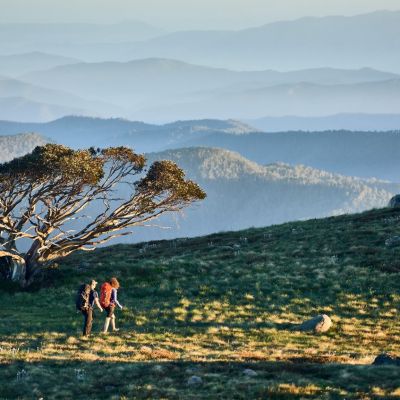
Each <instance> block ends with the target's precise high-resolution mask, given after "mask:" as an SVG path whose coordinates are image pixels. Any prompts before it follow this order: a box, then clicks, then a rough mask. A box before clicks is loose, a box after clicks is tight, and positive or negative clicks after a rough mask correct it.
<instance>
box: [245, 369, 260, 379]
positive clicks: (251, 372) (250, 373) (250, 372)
mask: <svg viewBox="0 0 400 400" xmlns="http://www.w3.org/2000/svg"><path fill="white" fill-rule="evenodd" d="M243 374H244V375H246V376H250V377H253V376H257V375H258V374H257V372H256V371H254V369H250V368H246V369H245V370H244V371H243Z"/></svg>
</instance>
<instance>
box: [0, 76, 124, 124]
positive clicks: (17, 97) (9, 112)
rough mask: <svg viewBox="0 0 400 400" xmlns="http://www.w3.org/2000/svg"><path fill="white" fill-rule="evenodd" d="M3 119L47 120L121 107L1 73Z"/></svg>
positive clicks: (111, 111)
mask: <svg viewBox="0 0 400 400" xmlns="http://www.w3.org/2000/svg"><path fill="white" fill-rule="evenodd" d="M0 101H1V104H2V107H1V109H0V119H3V120H17V121H21V122H24V121H34V122H44V121H51V120H54V119H56V118H61V117H63V116H65V115H71V114H75V115H94V116H101V115H104V116H108V117H110V116H112V115H113V114H114V113H117V114H119V113H121V111H120V110H121V108H119V107H115V106H113V105H110V104H107V103H105V102H102V101H101V100H99V101H91V100H86V99H85V98H82V97H79V96H76V95H74V94H71V93H70V92H68V91H62V90H55V89H48V88H46V87H43V86H40V85H35V84H30V83H27V82H24V81H21V80H18V79H13V78H5V77H3V78H2V77H0Z"/></svg>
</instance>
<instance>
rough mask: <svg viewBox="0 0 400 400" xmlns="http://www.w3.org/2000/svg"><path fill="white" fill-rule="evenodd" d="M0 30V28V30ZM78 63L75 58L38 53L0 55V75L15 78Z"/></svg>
mask: <svg viewBox="0 0 400 400" xmlns="http://www.w3.org/2000/svg"><path fill="white" fill-rule="evenodd" d="M0 29H1V28H0ZM77 62H80V60H78V59H76V58H69V57H62V56H56V55H53V54H46V53H41V52H38V51H35V52H31V53H23V54H12V55H8V56H4V55H0V74H3V75H6V76H10V77H17V76H19V75H22V74H26V73H27V72H32V71H37V70H42V69H49V68H53V67H56V66H59V65H66V64H73V63H77Z"/></svg>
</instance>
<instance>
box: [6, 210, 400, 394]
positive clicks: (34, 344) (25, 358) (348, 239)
mask: <svg viewBox="0 0 400 400" xmlns="http://www.w3.org/2000/svg"><path fill="white" fill-rule="evenodd" d="M399 220H400V211H399V210H392V209H383V210H375V211H371V212H367V213H363V214H358V215H350V216H341V217H335V218H328V219H323V220H310V221H306V222H296V223H288V224H284V225H278V226H272V227H268V228H261V229H249V230H246V231H240V232H228V233H222V234H214V235H210V236H207V237H199V238H193V239H177V240H174V241H160V242H150V243H141V244H137V245H117V246H112V247H105V248H99V249H97V250H96V251H94V252H93V253H89V254H87V253H85V254H82V253H75V254H74V255H71V256H70V257H68V258H66V259H65V260H63V261H62V263H60V268H59V269H55V270H51V271H49V272H48V274H47V278H46V281H45V282H44V283H45V287H44V288H42V289H40V290H39V291H38V292H37V291H27V292H18V291H17V292H15V293H14V294H10V292H7V293H6V292H2V293H1V292H0V301H1V303H2V304H6V305H7V306H6V307H3V308H2V318H3V321H7V323H5V324H1V325H0V360H1V361H0V368H1V374H0V377H1V378H0V383H1V384H0V398H1V397H5V398H18V397H20V398H30V396H32V393H33V391H34V393H33V396H36V397H40V396H43V397H44V398H60V399H61V398H82V399H83V398H85V396H87V393H91V395H92V396H93V397H94V398H99V399H102V398H104V399H108V398H111V397H112V396H115V397H116V398H128V399H133V398H181V399H187V398H196V399H209V398H225V399H232V398H242V399H249V398H285V399H300V398H315V399H321V398H322V399H324V398H325V399H331V398H338V399H339V398H348V399H360V398H363V399H375V398H390V397H393V398H397V397H398V396H399V395H400V392H399V387H400V380H399V374H398V368H396V367H374V366H371V365H370V364H371V363H372V361H373V359H374V358H375V357H376V356H377V355H378V354H379V353H381V352H383V351H387V352H389V353H393V354H394V355H397V356H399V355H400V339H399V336H398V332H399V329H400V321H399V318H398V309H399V306H400V296H399V292H400V279H399V278H400V271H399V270H398V269H396V265H398V261H397V260H398V259H399V257H400V246H387V245H386V244H385V243H386V241H387V239H388V238H390V237H393V236H397V235H398V221H399ZM110 276H117V277H118V278H119V279H120V282H121V284H122V287H121V289H120V300H121V301H122V302H123V303H124V305H126V309H125V310H124V311H123V312H122V313H121V312H118V311H117V323H118V324H120V327H121V328H122V330H121V332H120V333H119V334H118V335H110V336H108V337H104V336H101V335H99V334H98V332H99V330H100V328H101V324H102V322H103V318H104V315H101V314H100V313H98V312H97V313H96V316H95V326H94V331H95V335H94V336H93V337H92V338H90V339H81V338H80V337H79V332H80V327H81V319H82V318H81V315H79V314H75V310H74V304H73V302H74V294H75V291H76V288H77V286H78V285H79V284H80V283H81V282H83V281H88V280H89V279H92V278H93V277H95V278H97V279H98V280H99V282H100V283H101V282H102V281H104V280H105V279H107V278H109V277H110ZM27 304H29V306H27ZM321 312H325V313H327V314H329V315H330V316H331V317H332V320H333V328H332V330H331V331H329V332H328V333H326V334H324V335H321V336H315V335H313V334H309V333H304V332H297V331H295V330H293V329H292V328H293V325H294V324H297V323H299V322H301V321H303V320H305V319H307V318H309V317H310V316H313V315H315V314H317V313H321ZM245 368H251V369H253V370H255V371H256V372H257V376H254V377H248V376H246V375H244V373H243V371H244V369H245ZM22 370H24V371H25V374H23V373H22V372H21V371H22ZM78 370H79V371H80V372H79V371H78ZM82 371H84V372H83V373H82ZM105 371H112V373H105ZM18 373H19V375H18ZM192 375H198V376H200V377H201V378H202V380H203V383H202V384H201V385H198V386H189V385H187V380H188V378H189V377H190V376H192ZM18 376H19V379H18V378H17V377H18Z"/></svg>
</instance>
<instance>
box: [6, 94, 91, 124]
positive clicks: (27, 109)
mask: <svg viewBox="0 0 400 400" xmlns="http://www.w3.org/2000/svg"><path fill="white" fill-rule="evenodd" d="M65 114H85V112H84V111H83V110H81V109H79V108H73V107H65V106H60V105H55V104H47V103H41V102H37V101H34V100H29V99H26V98H24V97H0V119H14V120H20V121H49V120H52V119H54V118H60V117H62V116H63V115H65Z"/></svg>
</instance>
